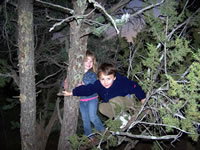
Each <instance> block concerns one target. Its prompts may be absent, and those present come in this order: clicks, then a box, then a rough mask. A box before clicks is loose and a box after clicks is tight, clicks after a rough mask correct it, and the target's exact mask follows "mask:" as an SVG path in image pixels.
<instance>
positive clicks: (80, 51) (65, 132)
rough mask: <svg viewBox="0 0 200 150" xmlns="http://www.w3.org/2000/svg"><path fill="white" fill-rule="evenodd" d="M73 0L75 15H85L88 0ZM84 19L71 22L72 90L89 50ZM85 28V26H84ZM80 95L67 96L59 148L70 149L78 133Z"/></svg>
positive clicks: (70, 62) (79, 76)
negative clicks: (71, 140) (80, 2)
mask: <svg viewBox="0 0 200 150" xmlns="http://www.w3.org/2000/svg"><path fill="white" fill-rule="evenodd" d="M81 1H82V5H80V4H79V3H78V1H76V0H74V1H73V7H74V11H75V14H74V15H83V14H84V12H85V9H86V7H87V2H86V1H85V0H81ZM82 27H83V26H82V20H80V19H79V20H74V21H72V22H71V23H70V49H69V52H68V54H69V67H68V72H67V76H68V89H69V90H71V89H73V88H74V87H76V85H78V84H79V83H81V81H82V75H83V65H82V64H83V61H84V57H85V53H86V50H87V38H88V37H87V36H84V37H81V35H82V34H81V33H82V32H83V30H82ZM83 28H84V27H83ZM79 101H80V99H79V98H78V97H65V101H64V112H63V120H62V127H61V133H60V138H59V144H58V150H66V149H67V150H70V149H72V148H71V145H70V143H69V141H68V138H69V136H71V135H73V134H75V133H76V129H77V123H78V114H79Z"/></svg>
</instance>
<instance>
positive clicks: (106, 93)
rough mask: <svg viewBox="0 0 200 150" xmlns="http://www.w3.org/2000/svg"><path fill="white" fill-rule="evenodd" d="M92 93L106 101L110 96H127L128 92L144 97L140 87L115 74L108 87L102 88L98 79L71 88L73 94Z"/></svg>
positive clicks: (86, 94)
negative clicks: (114, 78) (92, 82)
mask: <svg viewBox="0 0 200 150" xmlns="http://www.w3.org/2000/svg"><path fill="white" fill-rule="evenodd" d="M93 93H98V94H99V96H100V97H101V99H102V100H103V101H102V102H108V101H109V100H110V99H111V98H114V97H116V96H127V95H128V94H135V96H136V97H137V98H138V99H140V100H142V99H144V98H145V97H146V95H145V93H144V91H143V90H142V88H141V87H140V86H139V85H138V84H137V83H136V82H134V81H131V80H129V79H128V78H126V77H124V76H121V75H120V74H119V73H117V74H116V80H114V82H113V84H112V86H111V87H110V88H108V89H107V88H104V87H103V86H102V85H101V83H100V81H99V80H97V81H96V82H95V83H94V84H88V85H82V86H79V87H76V88H75V89H73V96H89V95H92V94H93Z"/></svg>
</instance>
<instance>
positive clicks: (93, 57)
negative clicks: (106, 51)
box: [86, 50, 97, 73]
mask: <svg viewBox="0 0 200 150" xmlns="http://www.w3.org/2000/svg"><path fill="white" fill-rule="evenodd" d="M87 57H91V58H92V61H93V67H92V68H91V70H92V71H93V72H95V73H96V72H97V62H96V57H95V55H94V54H93V53H92V52H91V51H89V50H87V51H86V58H87Z"/></svg>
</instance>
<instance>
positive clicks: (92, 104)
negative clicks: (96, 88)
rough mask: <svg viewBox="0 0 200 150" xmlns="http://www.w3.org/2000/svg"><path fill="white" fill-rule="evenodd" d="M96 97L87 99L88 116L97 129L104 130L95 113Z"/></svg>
mask: <svg viewBox="0 0 200 150" xmlns="http://www.w3.org/2000/svg"><path fill="white" fill-rule="evenodd" d="M97 106H98V99H93V100H91V101H88V108H89V117H90V121H91V122H92V123H93V125H94V127H95V129H96V130H97V131H104V130H105V128H104V126H103V124H102V122H101V120H100V119H99V117H98V115H97Z"/></svg>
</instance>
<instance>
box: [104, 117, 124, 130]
mask: <svg viewBox="0 0 200 150" xmlns="http://www.w3.org/2000/svg"><path fill="white" fill-rule="evenodd" d="M121 125H122V123H121V121H120V120H111V119H109V120H108V121H107V122H106V126H107V127H108V128H109V130H111V131H114V132H116V131H119V130H120V126H121Z"/></svg>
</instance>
